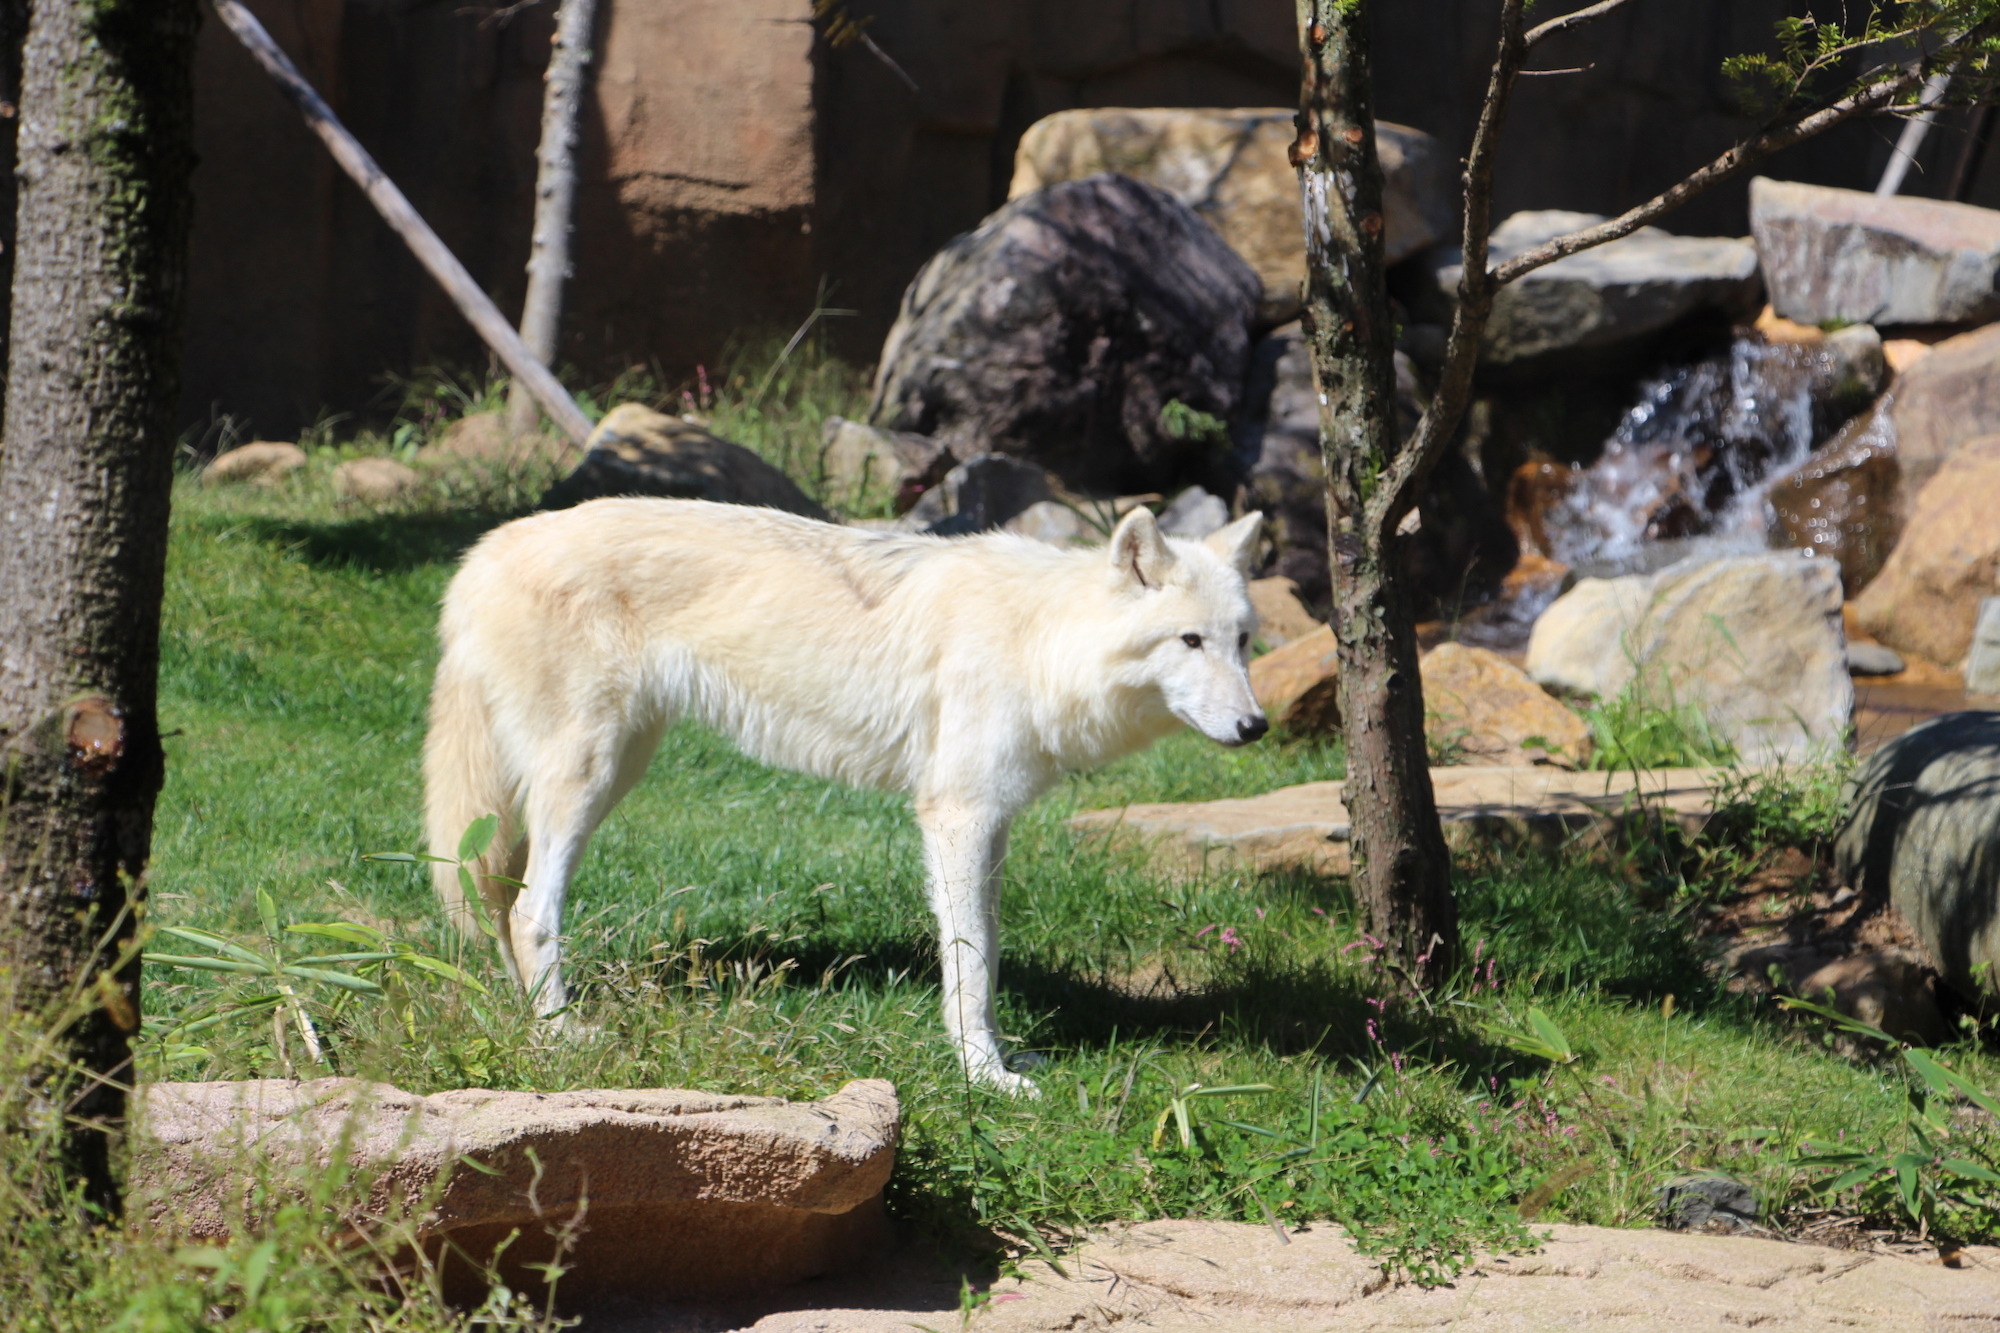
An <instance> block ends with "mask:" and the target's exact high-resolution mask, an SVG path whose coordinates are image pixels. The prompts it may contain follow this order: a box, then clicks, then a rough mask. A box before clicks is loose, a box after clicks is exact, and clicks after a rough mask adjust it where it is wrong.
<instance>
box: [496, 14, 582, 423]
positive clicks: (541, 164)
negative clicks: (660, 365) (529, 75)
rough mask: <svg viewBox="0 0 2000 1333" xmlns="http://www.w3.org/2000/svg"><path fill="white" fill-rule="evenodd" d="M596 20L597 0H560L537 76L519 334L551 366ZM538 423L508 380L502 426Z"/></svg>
mask: <svg viewBox="0 0 2000 1333" xmlns="http://www.w3.org/2000/svg"><path fill="white" fill-rule="evenodd" d="M596 22H597V0H562V6H561V8H559V9H558V10H557V11H556V32H555V41H554V43H553V44H552V45H551V46H550V47H549V68H548V72H547V74H546V75H544V78H543V88H542V143H541V147H540V148H539V149H538V150H537V152H536V154H535V229H534V235H533V239H532V241H531V242H530V244H529V249H528V294H527V298H526V300H524V301H523V302H522V304H521V341H522V342H524V343H526V344H527V345H528V351H529V352H531V353H532V354H533V355H534V357H535V359H536V360H537V361H540V362H541V363H542V364H543V365H544V366H547V367H549V369H551V370H553V369H555V361H556V353H557V352H558V351H559V350H560V348H561V342H562V300H563V283H564V281H565V280H567V279H568V277H569V272H570V250H569V238H570V231H571V228H572V225H573V223H574V219H575V215H576V139H577V119H578V117H579V116H580V114H581V113H582V110H583V87H584V76H585V74H586V73H587V72H588V70H589V68H590V38H591V33H592V32H593V31H594V29H595V26H596ZM540 425H541V412H540V408H539V406H538V405H537V404H536V402H535V398H534V395H533V394H531V393H529V392H528V388H527V386H526V385H525V384H515V385H514V386H513V387H512V388H511V389H509V390H508V393H507V433H508V434H510V435H513V436H517V437H518V436H522V435H529V434H532V433H533V432H534V431H535V430H536V428H537V427H539V426H540Z"/></svg>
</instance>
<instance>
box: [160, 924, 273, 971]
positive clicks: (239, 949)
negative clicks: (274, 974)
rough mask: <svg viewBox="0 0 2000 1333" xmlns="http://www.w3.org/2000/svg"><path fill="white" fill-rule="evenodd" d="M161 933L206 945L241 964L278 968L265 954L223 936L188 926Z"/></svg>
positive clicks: (171, 928)
mask: <svg viewBox="0 0 2000 1333" xmlns="http://www.w3.org/2000/svg"><path fill="white" fill-rule="evenodd" d="M160 933H161V934H162V935H173V936H177V937H178V938H180V939H184V940H186V941H187V942H188V943H189V944H200V945H205V946H206V947H208V948H210V949H214V950H215V951H216V952H218V953H224V954H227V955H229V956H230V957H231V958H234V959H237V960H238V961H240V962H245V963H255V964H257V966H259V967H262V968H266V969H270V968H275V967H276V966H277V964H276V963H274V962H272V961H271V960H270V959H269V958H266V957H265V956H264V955H263V954H260V953H256V952H254V951H252V950H250V949H246V948H244V947H243V946H242V945H240V944H238V943H236V942H235V941H234V940H226V939H224V938H222V936H220V935H215V934H211V933H210V932H208V931H206V930H194V929H192V928H190V927H187V926H161V927H160Z"/></svg>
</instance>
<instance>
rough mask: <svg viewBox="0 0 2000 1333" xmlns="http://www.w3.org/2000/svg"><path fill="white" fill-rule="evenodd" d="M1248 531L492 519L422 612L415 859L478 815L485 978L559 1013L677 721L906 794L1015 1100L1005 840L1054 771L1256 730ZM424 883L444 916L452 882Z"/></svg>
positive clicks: (989, 1078) (1135, 517) (963, 1029)
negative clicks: (600, 887)
mask: <svg viewBox="0 0 2000 1333" xmlns="http://www.w3.org/2000/svg"><path fill="white" fill-rule="evenodd" d="M1260 521H1261V520H1260V518H1259V516H1257V515H1251V516H1249V517H1246V518H1243V519H1240V520H1238V521H1237V522H1236V523H1233V524H1231V525H1230V526H1229V527H1227V528H1225V529H1223V530H1222V531H1221V532H1218V533H1216V534H1215V535H1214V536H1212V537H1210V538H1208V539H1207V541H1206V542H1201V543H1196V542H1186V541H1178V540H1173V539H1169V538H1165V537H1163V536H1161V534H1160V531H1159V528H1158V526H1157V525H1156V524H1155V523H1154V521H1153V518H1152V515H1151V514H1149V513H1147V512H1146V511H1144V510H1138V511H1135V512H1134V513H1133V514H1131V515H1129V516H1128V517H1127V518H1126V519H1125V520H1124V522H1122V523H1121V524H1120V525H1119V527H1118V530H1117V531H1116V532H1115V533H1113V534H1112V538H1111V542H1110V544H1109V545H1108V546H1107V547H1103V548H1097V549H1090V550H1075V549H1063V548H1058V547H1055V546H1050V545H1046V544H1044V543H1041V542H1037V541H1033V540H1031V539H1029V538H1025V537H1016V536H1011V535H1006V534H997V533H996V534H987V535H983V536H977V537H961V538H951V539H947V538H936V537H922V536H905V535H896V534H887V533H878V532H869V531H864V530H858V529H853V528H842V527H836V526H833V525H831V524H826V523H816V522H813V521H811V520H809V519H803V518H796V517H793V516H792V515H789V514H783V513H779V512H777V511H774V510H769V509H749V508H742V507H737V506H730V505H715V504H706V503H702V502H699V501H691V500H638V499H633V500H598V501H595V502H593V503H590V504H586V505H580V506H578V507H576V508H574V509H568V510H563V511H561V512H558V513H550V514H538V515H535V516H533V517H530V518H524V519H520V520H518V521H516V522H513V523H509V524H507V525H505V526H504V527H501V528H498V529H496V530H494V531H493V532H491V533H489V534H488V535H487V536H486V538H485V539H484V540H482V541H481V542H480V543H479V544H478V546H476V547H475V548H473V550H472V552H471V554H469V555H468V556H467V557H466V559H465V563H464V566H463V567H462V568H461V569H460V570H459V572H458V574H457V576H456V577H455V578H454V579H453V580H452V583H451V587H450V589H449V590H448V591H447V592H446V593H445V598H444V612H443V616H442V618H441V621H440V624H439V636H440V638H441V640H442V643H443V656H442V659H441V660H440V662H439V664H438V673H437V680H436V684H435V686H434V689H433V692H432V699H431V723H430V734H429V736H428V738H427V740H426V743H425V751H424V777H425V787H426V807H427V809H426V815H427V822H428V826H429V835H430V845H431V851H432V853H433V854H434V855H437V856H440V857H449V856H452V855H454V853H455V851H456V849H457V846H458V842H459V838H460V837H461V835H462V834H463V833H464V831H465V829H466V827H467V826H468V825H469V824H471V823H472V822H473V821H474V820H476V819H479V818H480V817H482V816H484V815H487V814H497V815H498V816H499V817H500V819H501V821H502V827H501V830H500V834H499V836H498V837H497V838H496V839H495V840H494V842H493V845H492V850H491V851H490V852H489V853H488V854H487V855H486V856H484V857H482V858H481V861H480V864H479V865H477V866H475V867H474V875H475V878H476V880H477V882H478V883H479V885H480V887H481V896H482V897H483V898H484V899H485V900H486V901H487V903H488V904H489V905H490V906H491V908H492V916H493V918H494V924H495V925H496V927H497V928H498V930H499V935H500V950H501V956H502V958H503V960H504V961H505V962H506V964H507V968H508V971H509V973H510V974H511V975H513V976H514V978H515V979H516V980H517V981H519V982H521V983H523V984H524V985H526V986H527V987H528V988H529V990H530V991H531V993H532V994H533V995H534V997H535V1001H536V1004H537V1007H538V1010H539V1011H540V1012H542V1013H544V1014H556V1013H559V1012H560V1011H561V1010H562V1009H563V1007H564V1005H565V1004H566V1002H567V1000H566V992H565V990H564V987H563V981H562V974H561V970H560V964H561V932H562V919H563V901H564V898H565V896H566V894H567V892H568V889H569V882H570V878H571V876H572V875H573V874H574V873H575V871H576V866H577V862H578V860H579V859H580V857H581V856H582V854H583V849H584V844H585V842H586V841H587V840H588V839H589V837H590V835H591V833H592V832H593V831H595V829H596V828H597V826H598V824H599V823H600V822H601V821H602V820H603V818H604V816H605V815H606V814H607V813H608V812H609V811H610V810H611V807H612V806H614V805H615V804H617V802H618V800H619V799H620V798H621V797H623V796H624V795H625V793H626V792H628V791H630V790H631V788H632V786H633V785H634V784H635V783H636V782H637V781H638V780H639V777H640V776H641V774H643V773H644V772H645V769H646V765H647V764H648V762H650V760H651V759H652V756H653V751H654V750H655V749H656V748H657V746H658V744H659V740H660V735H661V732H662V731H663V730H664V729H665V728H666V727H667V726H668V724H669V723H671V722H672V721H673V720H675V719H676V718H680V717H690V718H694V719H696V720H698V721H700V722H703V723H705V724H707V725H708V726H711V727H713V728H715V729H716V730H718V731H720V732H722V733H723V734H725V735H727V736H729V737H731V738H732V739H733V740H734V741H735V742H736V743H737V744H738V745H739V746H741V747H742V749H743V750H744V752H745V753H746V754H749V755H751V756H753V757H755V758H757V759H761V760H763V761H764V762H766V763H771V764H777V765H781V766H783V767H786V768H793V769H798V770H801V771H803V772H807V773H813V774H817V775H819V776H821V777H826V778H834V779H838V780H840V781H842V782H847V783H852V784H857V785H863V786H871V787H884V788H892V789H895V790H900V791H907V792H909V793H910V795H911V797H912V800H913V803H914V805H915V810H916V816H917V822H918V824H919V826H920V827H921V828H922V831H923V836H924V860H925V866H926V871H927V874H928V880H929V898H930V903H931V907H932V909H933V911H934V912H935V913H936V915H937V919H938V932H939V941H940V943H939V952H940V955H941V958H942V963H943V972H944V996H945V1001H944V1017H945V1025H946V1027H947V1029H948V1030H949V1031H950V1034H951V1036H952V1039H953V1041H954V1042H955V1043H956V1045H957V1047H958V1050H959V1053H960V1056H961V1058H962V1059H963V1061H964V1063H965V1068H966V1071H967V1073H968V1074H969V1075H971V1076H972V1077H973V1078H975V1079H978V1080H980V1081H982V1082H985V1083H989V1084H993V1085H996V1086H999V1087H1002V1088H1007V1089H1010V1090H1015V1091H1022V1090H1029V1089H1031V1088H1032V1085H1030V1084H1027V1083H1026V1081H1025V1080H1023V1079H1021V1078H1019V1077H1017V1076H1016V1075H1014V1074H1012V1073H1010V1072H1008V1070H1007V1068H1006V1065H1005V1063H1004V1061H1003V1054H1002V1050H1001V1045H1000V1040H999V1037H998V1036H997V1034H996V1033H995V1030H994V1017H993V984H994V972H995V969H996V965H997V962H998V958H999V953H998V941H997V939H996V920H995V918H996V912H997V900H998V886H999V871H1000V862H1001V858H1002V857H1003V856H1004V855H1005V852H1006V842H1007V826H1008V823H1009V821H1010V820H1011V819H1012V818H1013V817H1014V815H1015V814H1016V813H1018V812H1019V811H1020V810H1021V808H1022V807H1023V806H1025V805H1027V804H1028V802H1030V801H1032V800H1033V799H1034V798H1035V797H1036V796H1038V795H1040V794H1041V793H1042V792H1043V791H1044V790H1046V789H1047V788H1048V787H1049V786H1050V785H1051V784H1052V783H1053V782H1055V781H1056V780H1057V778H1058V777H1059V776H1060V775H1061V774H1063V773H1065V772H1068V771H1073V770H1077V769H1085V768H1091V767H1094V766H1096V765H1098V764H1102V763H1105V762H1106V761H1108V760H1111V759H1115V758H1118V757H1119V756H1120V755H1124V754H1127V753H1130V752H1131V751H1133V750H1136V749H1139V748H1141V747H1142V746H1145V745H1147V744H1149V743H1151V742H1152V741H1154V740H1155V739H1157V738H1158V737H1160V736H1162V735H1164V734H1166V733H1167V732H1168V731H1170V730H1172V729H1173V728H1174V727H1175V726H1176V725H1178V724H1180V723H1183V722H1184V723H1186V724H1188V725H1190V726H1193V727H1195V728H1196V729H1198V730H1200V731H1202V732H1203V733H1205V734H1207V735H1208V736H1210V737H1212V738H1214V739H1216V740H1218V741H1221V742H1223V743H1224V744H1237V743H1240V742H1241V741H1242V740H1244V739H1255V737H1256V735H1258V734H1261V731H1262V729H1263V714H1262V712H1261V711H1260V710H1259V709H1258V707H1257V703H1256V700H1255V699H1254V698H1253V697H1252V695H1251V693H1250V681H1249V676H1248V674H1247V672H1246V670H1245V665H1244V644H1246V643H1247V642H1248V639H1249V636H1250V635H1251V634H1253V633H1254V632H1255V630H1256V614H1255V612H1254V611H1252V609H1251V606H1250V600H1249V597H1248V595H1247V594H1246V592H1245V589H1244V569H1245V567H1246V565H1247V564H1248V559H1249V554H1250V550H1251V548H1252V546H1253V545H1254V544H1255V539H1256V535H1257V529H1258V525H1259V522H1260ZM1184 635H1199V636H1200V640H1201V646H1200V647H1198V648H1197V647H1191V646H1190V645H1189V644H1188V643H1187V642H1186V641H1184V639H1183V636H1184ZM435 868H436V870H437V871H438V874H437V876H436V883H437V887H438V891H439V893H440V894H441V895H442V897H443V898H444V900H445V903H446V906H447V908H448V910H450V911H451V912H452V914H453V915H454V916H455V918H456V919H457V920H458V921H459V923H460V924H461V925H462V926H464V925H468V924H469V923H470V921H471V915H472V914H471V911H470V907H469V905H468V904H466V903H464V902H463V901H462V900H461V898H460V895H459V891H458V883H457V871H456V867H455V866H451V865H445V864H439V865H438V866H437V867H435ZM495 876H499V877H502V878H499V879H496V878H494V877H495ZM507 879H520V880H523V881H525V884H526V888H525V889H524V890H521V891H519V892H518V896H517V891H516V890H515V889H514V887H513V886H512V885H511V884H509V883H507V882H505V881H506V880H507Z"/></svg>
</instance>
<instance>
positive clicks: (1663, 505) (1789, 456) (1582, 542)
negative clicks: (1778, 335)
mask: <svg viewBox="0 0 2000 1333" xmlns="http://www.w3.org/2000/svg"><path fill="white" fill-rule="evenodd" d="M1836 379H1837V368H1836V367H1835V365H1834V363H1833V359H1832V358H1831V357H1830V356H1829V355H1828V354H1827V353H1826V352H1824V351H1822V350H1821V349H1819V348H1817V347H1808V346H1801V345H1798V344H1793V343H1776V344H1773V343H1766V342H1764V341H1763V340H1762V339H1759V338H1752V337H1738V338H1737V339H1736V340H1735V341H1734V342H1732V343H1731V344H1730V346H1729V348H1728V350H1727V351H1725V352H1721V353H1718V354H1716V355H1714V356H1711V357H1708V358H1706V359H1704V360H1701V361H1697V362H1694V363H1693V364H1691V365H1685V366H1678V367H1675V368H1673V369H1670V370H1667V371H1665V372H1664V373H1662V374H1660V375H1657V376H1655V377H1653V378H1651V379H1649V380H1647V381H1645V382H1644V383H1643V384H1641V385H1640V387H1639V391H1638V395H1637V401H1636V402H1634V404H1633V405H1632V407H1631V408H1630V409H1629V410H1628V411H1627V412H1626V414H1625V418H1624V420H1622V421H1621V422H1619V424H1618V428H1617V429H1616V430H1615V431H1614V432H1613V433H1612V435H1611V438H1610V439H1608V440H1607V441H1605V445H1604V452H1603V454H1602V456H1601V457H1599V459H1598V460H1597V461H1596V462H1595V463H1592V464H1590V465H1588V466H1587V467H1577V468H1568V469H1561V468H1557V467H1555V466H1554V465H1548V468H1549V471H1550V472H1551V473H1552V474H1553V475H1551V476H1550V477H1549V478H1548V481H1549V483H1550V484H1548V485H1546V486H1545V487H1543V488H1542V496H1543V504H1542V505H1541V508H1540V512H1539V513H1538V514H1535V515H1533V516H1531V517H1532V526H1533V529H1534V533H1535V539H1536V542H1537V544H1539V545H1540V546H1541V547H1542V553H1543V554H1544V555H1547V556H1548V557H1550V558H1551V559H1554V560H1558V561H1561V562H1562V563H1563V564H1565V565H1569V566H1570V567H1571V568H1573V569H1576V570H1578V571H1579V572H1582V573H1590V574H1600V575H1602V574H1617V573H1639V572H1644V571H1647V570H1652V569H1658V568H1661V567H1663V566H1665V565H1667V564H1671V563H1673V562H1674V561H1676V560H1680V559H1684V558H1686V557H1687V556H1689V555H1692V554H1697V553H1712V554H1714V555H1717V556H1720V555H1725V554H1733V553H1736V552H1738V551H1750V550H1761V549H1763V548H1764V546H1765V545H1766V536H1765V534H1766V531H1767V529H1768V527H1769V518H1768V514H1767V510H1766V505H1765V492H1766V490H1767V488H1768V486H1769V484H1770V483H1771V482H1772V481H1774V480H1776V479H1777V478H1778V477H1781V476H1783V475H1784V474H1785V473H1786V472H1788V471H1789V470H1791V469H1792V468H1793V467H1796V466H1797V465H1798V464H1799V463H1801V462H1803V461H1804V460H1805V458H1806V456H1807V455H1808V454H1810V453H1811V452H1812V450H1813V448H1814V446H1816V445H1818V444H1819V443H1820V442H1821V441H1823V440H1824V439H1825V438H1826V437H1827V435H1828V434H1830V433H1831V431H1832V429H1833V427H1834V426H1836V425H1838V424H1839V423H1838V421H1837V420H1836V419H1835V417H1834V414H1833V411H1832V410H1831V407H1830V403H1829V400H1830V398H1831V396H1832V392H1833V389H1834V387H1835V382H1836Z"/></svg>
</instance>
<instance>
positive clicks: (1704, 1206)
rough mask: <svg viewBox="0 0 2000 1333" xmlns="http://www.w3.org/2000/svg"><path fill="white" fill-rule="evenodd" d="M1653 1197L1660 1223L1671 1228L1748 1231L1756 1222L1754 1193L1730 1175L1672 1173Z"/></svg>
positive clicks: (1676, 1229)
mask: <svg viewBox="0 0 2000 1333" xmlns="http://www.w3.org/2000/svg"><path fill="white" fill-rule="evenodd" d="M1653 1200H1654V1203H1655V1204H1656V1205H1657V1207H1658V1209H1659V1215H1660V1225H1662V1226H1664V1227H1667V1228H1668V1229H1670V1230H1673V1231H1709V1230H1729V1231H1749V1230H1752V1229H1754V1228H1755V1227H1756V1225H1757V1195H1756V1194H1755V1193H1754V1192H1753V1191H1752V1190H1751V1188H1750V1187H1749V1186H1748V1185H1746V1184H1744V1183H1743V1182H1742V1181H1740V1180H1735V1179H1732V1178H1731V1177H1729V1176H1717V1175H1688V1176H1675V1177H1674V1178H1673V1179H1672V1180H1669V1181H1667V1182H1666V1183H1665V1184H1663V1185H1661V1186H1660V1188H1659V1189H1658V1190H1656V1191H1654V1193H1653Z"/></svg>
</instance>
